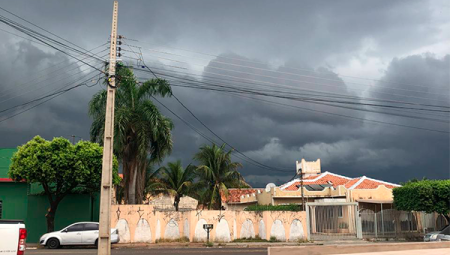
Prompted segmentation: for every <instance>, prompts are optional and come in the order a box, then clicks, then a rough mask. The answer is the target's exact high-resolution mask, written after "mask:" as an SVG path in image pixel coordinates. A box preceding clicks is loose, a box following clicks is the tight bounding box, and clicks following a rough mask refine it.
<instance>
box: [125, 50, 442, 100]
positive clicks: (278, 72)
mask: <svg viewBox="0 0 450 255" xmlns="http://www.w3.org/2000/svg"><path fill="white" fill-rule="evenodd" d="M125 45H127V46H129V47H136V48H142V49H144V50H148V51H152V52H156V53H161V54H165V55H171V56H177V57H183V58H189V59H192V58H194V59H200V60H204V61H208V62H210V63H212V64H221V65H227V66H233V67H239V68H248V69H253V70H258V71H264V72H270V73H275V74H282V75H292V76H298V77H305V78H312V79H318V80H325V81H334V82H338V83H341V82H343V80H340V79H332V78H326V77H320V76H314V75H304V74H297V73H291V72H284V71H279V70H272V69H268V68H261V67H254V66H248V65H242V64H235V63H228V62H223V61H220V60H213V61H211V60H210V59H206V58H199V57H192V56H186V55H181V54H176V53H171V52H165V51H160V50H156V49H148V48H144V47H139V46H135V45H130V44H125ZM162 59H166V60H171V59H167V58H162ZM208 67H210V68H213V66H211V65H209V66H208ZM254 75H258V74H254ZM264 77H269V78H274V79H280V78H281V79H286V78H283V77H274V76H264ZM286 80H291V81H302V80H296V79H286ZM302 82H304V81H302ZM345 83H346V84H355V85H363V86H370V87H373V86H375V85H369V84H363V83H356V82H345ZM319 84H320V83H319ZM320 85H323V86H325V84H320ZM327 86H331V85H327ZM376 87H377V88H385V89H390V90H403V91H409V92H415V93H425V94H435V95H440V94H436V93H431V92H427V91H417V90H410V89H404V88H395V87H387V86H379V85H377V86H376ZM426 88H428V87H426Z"/></svg>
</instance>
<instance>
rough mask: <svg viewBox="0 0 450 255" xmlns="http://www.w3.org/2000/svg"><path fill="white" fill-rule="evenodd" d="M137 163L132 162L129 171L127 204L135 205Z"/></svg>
mask: <svg viewBox="0 0 450 255" xmlns="http://www.w3.org/2000/svg"><path fill="white" fill-rule="evenodd" d="M137 175H138V173H137V163H136V162H133V166H132V168H131V171H130V179H129V180H130V182H129V183H128V204H132V205H133V204H136V178H137Z"/></svg>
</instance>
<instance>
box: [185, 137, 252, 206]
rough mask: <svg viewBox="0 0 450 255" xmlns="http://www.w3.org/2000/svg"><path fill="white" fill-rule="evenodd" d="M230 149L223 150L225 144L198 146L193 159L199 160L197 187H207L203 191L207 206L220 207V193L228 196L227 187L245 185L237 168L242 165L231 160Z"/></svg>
mask: <svg viewBox="0 0 450 255" xmlns="http://www.w3.org/2000/svg"><path fill="white" fill-rule="evenodd" d="M231 152H232V151H231V150H230V151H225V144H223V145H222V146H220V147H219V146H217V145H215V144H213V145H212V146H209V145H205V146H202V147H200V152H198V153H197V154H196V155H195V156H194V159H195V160H197V161H199V162H200V165H199V166H198V167H197V172H198V176H199V183H198V186H199V187H205V188H206V189H208V191H207V192H205V194H206V195H208V196H209V198H208V200H209V201H208V208H209V209H211V207H212V208H214V209H220V208H222V195H223V196H224V197H227V196H228V189H229V188H241V187H245V186H247V184H246V183H245V181H244V178H243V177H242V175H241V174H240V173H239V171H238V170H237V169H238V168H239V167H242V165H241V164H240V163H238V162H232V160H231Z"/></svg>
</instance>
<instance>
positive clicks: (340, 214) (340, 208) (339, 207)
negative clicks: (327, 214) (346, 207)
mask: <svg viewBox="0 0 450 255" xmlns="http://www.w3.org/2000/svg"><path fill="white" fill-rule="evenodd" d="M342 214H343V213H342V205H340V206H338V218H342Z"/></svg>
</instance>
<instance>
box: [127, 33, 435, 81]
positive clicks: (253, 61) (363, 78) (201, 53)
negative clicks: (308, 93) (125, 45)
mask: <svg viewBox="0 0 450 255" xmlns="http://www.w3.org/2000/svg"><path fill="white" fill-rule="evenodd" d="M124 38H125V39H126V40H128V41H133V42H140V43H143V44H147V45H152V46H158V45H156V44H153V43H149V42H143V41H140V40H137V39H131V38H127V37H124ZM164 47H165V48H169V49H174V50H179V51H185V52H191V53H195V54H200V55H204V56H209V57H215V58H221V59H229V60H235V61H239V62H245V63H251V64H258V65H266V63H264V62H261V61H255V60H246V59H242V58H237V57H228V56H222V55H215V54H210V53H204V52H199V51H194V50H189V49H183V48H177V47H170V46H167V44H166V45H164ZM283 67H284V68H286V69H290V70H297V71H302V72H309V73H314V74H315V73H316V71H314V70H311V69H305V68H297V67H289V66H283ZM336 75H338V76H340V77H347V78H352V79H360V80H367V81H373V82H382V83H390V84H397V85H406V86H415V87H424V88H428V86H427V85H416V84H410V83H403V82H397V81H389V80H383V79H373V78H367V77H357V76H352V75H343V74H339V73H336Z"/></svg>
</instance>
